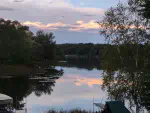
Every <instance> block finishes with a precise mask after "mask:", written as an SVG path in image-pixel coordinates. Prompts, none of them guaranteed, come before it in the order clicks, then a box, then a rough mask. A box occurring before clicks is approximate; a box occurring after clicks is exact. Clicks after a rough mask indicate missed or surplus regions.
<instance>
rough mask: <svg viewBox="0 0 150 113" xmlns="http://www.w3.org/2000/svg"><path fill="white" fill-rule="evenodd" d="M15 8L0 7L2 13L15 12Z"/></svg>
mask: <svg viewBox="0 0 150 113" xmlns="http://www.w3.org/2000/svg"><path fill="white" fill-rule="evenodd" d="M13 10H14V9H13V8H9V7H5V6H0V11H13Z"/></svg>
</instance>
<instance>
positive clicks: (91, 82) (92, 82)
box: [75, 78, 103, 87]
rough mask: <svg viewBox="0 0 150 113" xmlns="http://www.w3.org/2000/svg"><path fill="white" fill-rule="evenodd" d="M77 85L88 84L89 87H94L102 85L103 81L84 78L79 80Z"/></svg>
mask: <svg viewBox="0 0 150 113" xmlns="http://www.w3.org/2000/svg"><path fill="white" fill-rule="evenodd" d="M75 84H76V85H77V86H80V85H84V84H87V85H88V86H90V87H92V86H93V85H102V84H103V80H102V79H95V78H84V79H77V80H76V82H75Z"/></svg>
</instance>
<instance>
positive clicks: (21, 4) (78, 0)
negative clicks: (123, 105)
mask: <svg viewBox="0 0 150 113" xmlns="http://www.w3.org/2000/svg"><path fill="white" fill-rule="evenodd" d="M119 1H121V2H125V1H126V0H1V2H0V18H4V19H9V20H17V21H19V22H21V23H22V24H23V25H26V26H29V27H30V30H31V31H32V32H34V33H35V32H36V31H37V30H44V31H45V32H53V33H54V36H55V40H56V43H58V44H60V43H105V41H104V37H102V36H100V34H99V29H100V28H99V25H98V24H97V23H96V22H97V21H101V20H102V19H103V16H104V13H105V11H106V10H107V9H108V8H110V7H115V6H116V5H117V3H119Z"/></svg>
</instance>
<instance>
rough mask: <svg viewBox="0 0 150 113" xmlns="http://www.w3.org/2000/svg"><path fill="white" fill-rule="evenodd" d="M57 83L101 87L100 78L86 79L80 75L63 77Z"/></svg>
mask: <svg viewBox="0 0 150 113" xmlns="http://www.w3.org/2000/svg"><path fill="white" fill-rule="evenodd" d="M57 81H58V82H73V83H74V84H75V85H76V86H81V85H88V86H90V87H92V86H93V85H102V84H103V79H102V78H88V77H83V76H81V75H75V74H74V75H65V76H64V77H62V78H60V79H58V80H57Z"/></svg>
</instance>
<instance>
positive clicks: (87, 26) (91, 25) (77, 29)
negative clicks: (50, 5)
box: [22, 20, 100, 33]
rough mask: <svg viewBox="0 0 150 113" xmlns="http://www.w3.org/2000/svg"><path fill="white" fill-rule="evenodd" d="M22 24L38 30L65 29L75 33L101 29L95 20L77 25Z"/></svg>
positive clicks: (78, 22) (77, 23) (79, 22)
mask: <svg viewBox="0 0 150 113" xmlns="http://www.w3.org/2000/svg"><path fill="white" fill-rule="evenodd" d="M22 24H23V25H27V26H31V27H36V28H38V29H45V30H58V29H65V30H68V31H73V32H83V31H85V30H90V29H95V30H98V29H99V28H100V26H99V25H98V24H97V23H96V22H95V20H91V21H89V22H87V23H86V22H84V21H82V20H79V21H77V22H76V24H65V23H62V22H57V23H48V24H42V23H41V22H31V21H26V22H23V23H22ZM90 33H93V32H90Z"/></svg>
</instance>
